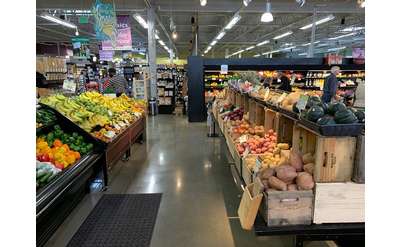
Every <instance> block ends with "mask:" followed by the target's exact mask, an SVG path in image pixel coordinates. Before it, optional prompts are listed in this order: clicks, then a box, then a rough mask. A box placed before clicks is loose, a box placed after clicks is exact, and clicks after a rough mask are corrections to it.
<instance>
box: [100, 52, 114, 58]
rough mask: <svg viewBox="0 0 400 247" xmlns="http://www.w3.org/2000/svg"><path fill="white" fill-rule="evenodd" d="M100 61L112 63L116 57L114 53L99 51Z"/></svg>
mask: <svg viewBox="0 0 400 247" xmlns="http://www.w3.org/2000/svg"><path fill="white" fill-rule="evenodd" d="M99 57H100V61H112V60H113V57H114V51H104V50H99Z"/></svg>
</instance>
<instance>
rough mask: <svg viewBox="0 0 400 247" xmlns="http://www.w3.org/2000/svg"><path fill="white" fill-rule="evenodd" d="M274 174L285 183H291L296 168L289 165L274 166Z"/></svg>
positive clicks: (295, 175)
mask: <svg viewBox="0 0 400 247" xmlns="http://www.w3.org/2000/svg"><path fill="white" fill-rule="evenodd" d="M275 171H276V176H277V177H278V178H279V179H280V180H282V181H283V182H285V183H286V184H291V183H292V182H293V180H294V179H295V178H296V177H297V172H296V169H295V168H294V167H293V166H290V165H282V166H278V167H277V168H275Z"/></svg>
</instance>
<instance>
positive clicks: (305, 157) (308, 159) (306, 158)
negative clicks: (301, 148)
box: [303, 153, 314, 164]
mask: <svg viewBox="0 0 400 247" xmlns="http://www.w3.org/2000/svg"><path fill="white" fill-rule="evenodd" d="M313 162H314V156H313V154H312V153H306V154H304V155H303V164H308V163H313Z"/></svg>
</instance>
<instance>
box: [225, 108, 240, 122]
mask: <svg viewBox="0 0 400 247" xmlns="http://www.w3.org/2000/svg"><path fill="white" fill-rule="evenodd" d="M243 115H244V110H243V109H242V108H239V109H237V110H234V111H231V112H229V113H227V114H226V115H224V118H227V120H235V121H237V120H242V118H243Z"/></svg>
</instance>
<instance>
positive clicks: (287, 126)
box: [277, 113, 295, 144]
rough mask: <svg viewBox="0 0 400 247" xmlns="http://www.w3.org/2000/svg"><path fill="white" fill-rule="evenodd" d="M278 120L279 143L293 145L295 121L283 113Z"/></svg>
mask: <svg viewBox="0 0 400 247" xmlns="http://www.w3.org/2000/svg"><path fill="white" fill-rule="evenodd" d="M277 117H278V118H279V120H278V131H277V135H278V143H289V144H291V143H292V140H293V126H294V124H295V120H293V119H292V118H289V117H287V116H285V115H283V114H281V113H279V114H278V116H277Z"/></svg>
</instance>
